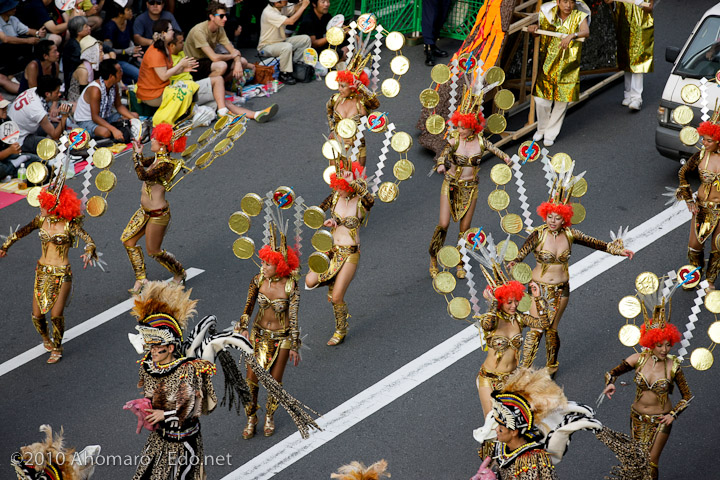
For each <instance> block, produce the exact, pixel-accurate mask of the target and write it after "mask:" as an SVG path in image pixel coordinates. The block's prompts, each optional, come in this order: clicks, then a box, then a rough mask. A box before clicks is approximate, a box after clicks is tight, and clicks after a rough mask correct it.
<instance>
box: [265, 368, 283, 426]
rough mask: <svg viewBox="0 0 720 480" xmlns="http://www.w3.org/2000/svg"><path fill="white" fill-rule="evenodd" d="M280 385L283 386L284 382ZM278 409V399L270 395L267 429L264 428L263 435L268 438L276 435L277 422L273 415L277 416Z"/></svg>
mask: <svg viewBox="0 0 720 480" xmlns="http://www.w3.org/2000/svg"><path fill="white" fill-rule="evenodd" d="M278 383H279V384H280V385H282V382H278ZM277 407H278V401H277V398H275V397H273V396H272V395H268V399H267V403H266V404H265V427H264V428H263V433H264V434H265V436H266V437H271V436H272V434H273V433H275V421H274V419H273V415H274V414H275V410H277Z"/></svg>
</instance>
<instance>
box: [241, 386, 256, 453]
mask: <svg viewBox="0 0 720 480" xmlns="http://www.w3.org/2000/svg"><path fill="white" fill-rule="evenodd" d="M247 384H248V388H249V389H250V403H248V404H247V405H245V415H247V424H246V425H245V429H244V430H243V432H242V438H244V439H245V440H249V439H251V438H252V437H254V436H255V426H256V425H257V423H258V418H257V408H258V405H257V400H258V389H259V387H258V385H257V384H256V383H253V382H251V381H250V380H248V381H247Z"/></svg>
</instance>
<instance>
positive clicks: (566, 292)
mask: <svg viewBox="0 0 720 480" xmlns="http://www.w3.org/2000/svg"><path fill="white" fill-rule="evenodd" d="M535 283H537V284H538V285H539V286H540V287H541V288H542V289H543V290H544V291H545V294H546V295H547V299H548V313H549V317H550V319H551V320H554V319H555V314H557V309H558V305H559V304H560V299H561V298H563V297H565V298H568V297H570V282H560V283H544V282H537V281H536V282H535Z"/></svg>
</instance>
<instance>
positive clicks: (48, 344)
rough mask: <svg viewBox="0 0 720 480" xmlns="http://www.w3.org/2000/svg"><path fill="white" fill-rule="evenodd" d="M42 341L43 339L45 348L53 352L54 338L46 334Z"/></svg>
mask: <svg viewBox="0 0 720 480" xmlns="http://www.w3.org/2000/svg"><path fill="white" fill-rule="evenodd" d="M42 341H43V347H44V348H45V350H47V351H48V352H52V349H53V343H52V340H50V337H48V336H44V337H42Z"/></svg>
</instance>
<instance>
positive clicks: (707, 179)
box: [698, 152, 720, 195]
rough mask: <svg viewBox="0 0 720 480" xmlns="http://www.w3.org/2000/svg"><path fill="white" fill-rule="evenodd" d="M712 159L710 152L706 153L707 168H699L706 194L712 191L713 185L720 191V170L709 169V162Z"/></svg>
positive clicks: (701, 182)
mask: <svg viewBox="0 0 720 480" xmlns="http://www.w3.org/2000/svg"><path fill="white" fill-rule="evenodd" d="M709 161H710V152H708V153H707V155H705V165H704V166H705V168H698V174H699V175H700V184H701V185H702V186H703V187H704V188H705V195H707V194H709V193H710V190H711V189H712V187H715V190H717V191H718V192H720V172H713V171H712V170H708V169H707V166H708V162H709Z"/></svg>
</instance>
